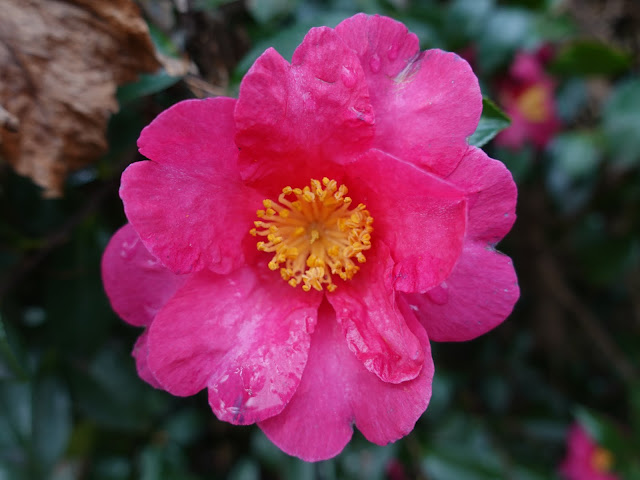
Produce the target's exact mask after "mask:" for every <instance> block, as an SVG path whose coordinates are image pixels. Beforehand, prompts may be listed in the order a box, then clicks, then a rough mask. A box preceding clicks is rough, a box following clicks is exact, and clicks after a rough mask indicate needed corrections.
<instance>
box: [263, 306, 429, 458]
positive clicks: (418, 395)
mask: <svg viewBox="0 0 640 480" xmlns="http://www.w3.org/2000/svg"><path fill="white" fill-rule="evenodd" d="M401 309H402V310H403V313H405V314H406V319H407V324H408V325H409V327H410V328H411V330H412V331H413V333H414V334H415V335H416V336H417V337H418V338H419V339H420V343H421V344H422V347H423V349H424V358H425V364H424V366H423V368H422V370H421V371H420V374H419V375H418V376H417V377H416V378H415V379H414V380H410V381H408V382H404V383H401V384H393V383H387V382H383V381H382V380H380V379H379V378H378V377H377V376H376V375H374V374H372V373H371V372H369V371H368V370H367V369H365V368H364V366H363V365H362V363H361V362H360V361H359V360H358V359H357V358H355V356H354V355H353V354H352V353H351V352H350V351H349V349H348V348H347V346H346V345H345V344H344V338H343V336H342V332H341V331H340V327H339V325H338V324H337V323H336V321H335V319H334V316H333V312H332V310H331V309H330V308H329V306H328V305H327V304H326V303H325V304H323V305H322V306H321V307H320V311H319V318H318V326H317V328H316V330H315V332H314V333H313V338H312V342H311V350H310V351H309V361H308V362H307V366H306V368H305V371H304V375H303V377H302V381H301V382H300V386H299V387H298V390H297V391H296V393H295V395H294V396H293V398H292V399H291V401H290V402H289V404H288V405H287V407H286V408H285V409H284V411H283V412H282V413H281V414H279V415H277V416H275V417H271V418H270V419H268V420H266V421H263V422H260V423H259V427H260V428H261V429H262V431H263V432H264V433H265V434H266V435H267V437H269V439H270V440H271V441H272V442H273V443H275V444H276V445H277V446H278V447H279V448H281V449H282V450H284V451H285V452H287V453H288V454H290V455H295V456H297V457H299V458H301V459H303V460H307V461H317V460H324V459H327V458H331V457H333V456H335V455H337V454H338V453H340V451H342V449H343V448H344V446H345V445H346V444H347V443H348V442H349V440H350V438H351V435H352V433H353V430H352V425H353V424H354V423H355V425H356V427H358V429H359V430H360V431H361V432H362V433H363V434H364V436H365V437H366V438H367V439H368V440H370V441H371V442H374V443H376V444H378V445H385V444H387V443H389V442H394V441H396V440H398V439H399V438H401V437H403V436H405V435H407V434H408V433H409V432H411V430H412V429H413V427H414V425H415V422H416V421H417V419H418V418H419V417H420V415H422V413H423V412H424V411H425V409H426V408H427V405H428V403H429V398H430V397H431V381H432V379H433V362H432V360H431V351H430V348H429V341H428V339H427V336H426V334H425V332H424V329H423V328H422V327H421V326H420V325H419V324H418V322H417V321H416V319H415V318H414V317H413V315H412V314H411V312H410V311H409V310H408V308H406V307H405V306H403V305H401Z"/></svg>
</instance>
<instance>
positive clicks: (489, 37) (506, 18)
mask: <svg viewBox="0 0 640 480" xmlns="http://www.w3.org/2000/svg"><path fill="white" fill-rule="evenodd" d="M534 19H535V17H534V15H533V14H532V13H531V12H530V11H528V10H525V9H520V8H499V9H495V10H494V11H493V12H492V13H491V15H489V17H488V19H487V22H486V23H485V25H484V29H483V30H482V33H481V34H480V35H479V37H478V39H477V45H478V58H477V59H478V67H479V69H480V70H481V71H483V72H494V71H495V70H496V69H497V68H498V67H500V66H504V65H506V64H507V63H508V62H509V60H510V59H511V57H512V56H513V54H514V52H516V50H520V49H522V48H524V47H526V46H528V45H527V41H528V40H529V39H530V38H532V32H533V26H534V23H533V21H534Z"/></svg>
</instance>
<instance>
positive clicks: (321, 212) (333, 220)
mask: <svg viewBox="0 0 640 480" xmlns="http://www.w3.org/2000/svg"><path fill="white" fill-rule="evenodd" d="M347 193H348V189H347V187H345V186H344V185H338V182H336V181H335V180H331V179H329V178H327V177H324V178H323V179H322V180H321V181H320V180H316V179H311V181H310V182H309V186H305V187H304V188H292V187H290V186H287V187H284V188H283V189H282V193H281V194H280V196H279V197H278V201H277V202H275V201H273V200H270V199H266V200H264V201H263V202H262V205H263V206H264V209H260V210H258V211H257V212H256V215H257V216H258V218H259V219H260V220H256V221H254V222H253V223H254V227H255V228H252V229H251V230H249V233H250V234H251V235H253V236H254V237H260V238H261V241H259V242H257V248H258V250H260V251H261V252H268V253H272V254H273V257H272V258H271V261H270V262H269V264H268V267H269V269H270V270H279V271H280V276H281V277H282V279H283V280H284V281H285V282H287V283H288V284H289V285H291V286H292V287H297V286H298V285H301V288H302V289H303V290H304V291H306V292H308V291H310V290H311V289H314V290H318V291H322V290H323V287H324V288H326V289H327V290H328V291H329V292H333V291H335V289H336V288H337V285H336V284H335V283H333V278H332V275H337V276H338V277H340V278H341V279H342V280H350V279H351V278H353V276H354V275H355V274H356V273H357V272H358V270H360V267H359V266H358V264H360V263H365V262H366V260H367V259H366V257H365V255H364V253H363V252H365V251H367V250H369V249H370V248H371V232H373V226H372V224H373V218H372V217H371V215H370V214H369V211H368V210H367V207H366V206H365V205H363V204H362V203H361V204H359V205H358V206H356V207H352V202H353V201H352V199H351V197H347V196H346V195H347Z"/></svg>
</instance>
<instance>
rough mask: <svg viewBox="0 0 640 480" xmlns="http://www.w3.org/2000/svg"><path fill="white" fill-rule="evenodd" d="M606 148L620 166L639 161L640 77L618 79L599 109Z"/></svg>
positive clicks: (632, 164) (638, 162) (636, 163)
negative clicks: (602, 107) (623, 80)
mask: <svg viewBox="0 0 640 480" xmlns="http://www.w3.org/2000/svg"><path fill="white" fill-rule="evenodd" d="M603 117H604V118H603V127H604V134H605V139H606V142H607V146H608V150H609V151H610V152H611V154H612V155H613V157H614V158H613V160H614V161H615V162H616V163H617V164H618V165H621V166H625V167H632V166H637V165H640V80H638V79H631V80H627V81H626V82H624V83H621V84H620V85H619V86H618V87H617V88H616V90H615V91H614V92H613V94H612V95H611V97H610V98H609V100H608V101H607V103H606V105H605V107H604V110H603Z"/></svg>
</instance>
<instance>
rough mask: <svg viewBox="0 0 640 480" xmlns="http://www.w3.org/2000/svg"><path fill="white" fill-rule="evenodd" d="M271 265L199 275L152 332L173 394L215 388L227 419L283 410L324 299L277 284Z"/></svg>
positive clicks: (214, 397) (252, 418)
mask: <svg viewBox="0 0 640 480" xmlns="http://www.w3.org/2000/svg"><path fill="white" fill-rule="evenodd" d="M272 273H273V272H271V271H270V270H269V269H268V268H267V266H266V264H265V265H263V264H260V265H258V266H256V267H255V270H254V269H252V268H249V267H243V268H241V269H238V270H236V271H234V272H233V273H231V274H229V275H226V276H219V275H215V274H212V273H210V272H201V273H199V274H198V275H195V276H193V277H192V278H190V279H189V281H188V282H187V283H186V284H185V286H184V287H183V288H182V289H180V290H179V291H178V292H177V293H176V295H175V296H174V297H173V298H172V299H171V300H170V301H169V303H167V305H165V307H164V308H163V309H162V310H161V311H160V313H158V315H157V316H156V318H155V320H154V321H153V323H152V324H151V327H150V328H149V340H148V346H149V347H148V348H149V356H148V363H149V368H150V370H151V372H152V373H153V375H154V377H155V378H156V379H157V380H158V382H159V383H160V384H161V385H162V386H163V388H165V389H166V390H167V391H168V392H170V393H172V394H173V395H180V396H183V395H193V394H194V393H196V392H198V391H200V390H201V389H203V388H205V387H208V388H209V403H210V405H211V408H212V410H213V412H214V413H215V414H216V416H217V417H218V418H219V419H220V420H224V421H227V422H230V423H233V424H237V425H246V424H250V423H254V422H257V421H260V420H264V419H265V418H268V417H270V416H272V415H275V414H277V413H279V412H280V411H281V410H282V409H283V408H284V406H285V405H286V404H287V402H288V401H289V399H290V398H291V396H292V395H293V393H294V392H295V390H296V388H297V387H298V383H299V382H300V377H301V376H302V372H303V370H304V367H305V364H306V362H307V354H308V349H309V331H310V330H312V329H313V327H314V324H315V322H316V315H317V308H318V304H319V303H320V299H321V298H322V297H321V296H320V295H319V294H318V295H316V294H315V292H313V293H312V292H303V291H302V290H300V289H293V288H291V287H290V286H289V285H288V284H287V283H286V282H283V281H279V280H276V281H274V280H273V278H272V276H271V275H270V274H272Z"/></svg>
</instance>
